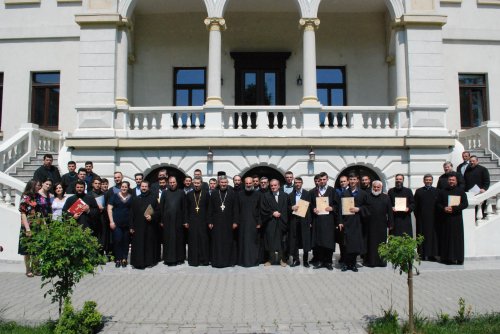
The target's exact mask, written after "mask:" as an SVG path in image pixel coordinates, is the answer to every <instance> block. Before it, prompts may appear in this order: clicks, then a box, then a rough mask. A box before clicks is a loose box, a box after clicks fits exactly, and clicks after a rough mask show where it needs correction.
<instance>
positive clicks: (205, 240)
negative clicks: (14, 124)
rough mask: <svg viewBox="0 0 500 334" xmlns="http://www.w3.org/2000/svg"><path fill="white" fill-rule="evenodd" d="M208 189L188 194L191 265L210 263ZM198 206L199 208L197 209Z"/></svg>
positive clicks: (187, 207) (187, 219)
mask: <svg viewBox="0 0 500 334" xmlns="http://www.w3.org/2000/svg"><path fill="white" fill-rule="evenodd" d="M209 201H210V195H209V194H208V192H206V191H203V190H201V191H198V192H197V191H194V190H193V191H191V192H189V193H188V194H187V195H186V211H185V215H184V216H185V222H186V223H187V224H189V227H188V230H189V233H188V263H189V265H190V266H199V265H208V264H209V259H210V258H209V255H210V253H209V237H208V203H209ZM196 208H198V210H196Z"/></svg>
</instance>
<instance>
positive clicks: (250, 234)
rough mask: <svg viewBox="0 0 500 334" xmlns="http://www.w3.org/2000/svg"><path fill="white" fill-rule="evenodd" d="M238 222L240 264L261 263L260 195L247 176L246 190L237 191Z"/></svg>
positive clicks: (253, 265)
mask: <svg viewBox="0 0 500 334" xmlns="http://www.w3.org/2000/svg"><path fill="white" fill-rule="evenodd" d="M236 196H237V200H236V203H235V205H236V223H237V225H238V228H237V233H238V265H239V266H242V267H255V266H258V265H259V262H260V261H259V260H260V259H259V239H260V237H259V230H260V228H261V218H260V197H261V194H260V192H258V191H255V189H254V186H253V179H252V178H251V177H246V178H245V185H244V190H242V191H239V192H238V193H237V195H236Z"/></svg>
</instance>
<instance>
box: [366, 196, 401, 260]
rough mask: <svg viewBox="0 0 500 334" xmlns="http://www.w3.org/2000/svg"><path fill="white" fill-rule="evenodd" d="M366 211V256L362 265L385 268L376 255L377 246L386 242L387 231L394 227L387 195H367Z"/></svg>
mask: <svg viewBox="0 0 500 334" xmlns="http://www.w3.org/2000/svg"><path fill="white" fill-rule="evenodd" d="M368 210H369V211H370V214H369V216H368V217H366V219H365V224H364V228H365V230H366V255H365V258H364V261H363V265H365V266H367V267H385V266H386V265H387V263H386V262H385V261H384V260H382V259H381V258H380V256H379V254H378V246H379V245H380V244H381V243H384V242H386V241H387V229H389V228H391V227H392V226H393V225H394V220H393V215H392V204H391V200H390V199H389V196H387V194H380V195H378V196H375V195H373V194H372V193H369V194H368Z"/></svg>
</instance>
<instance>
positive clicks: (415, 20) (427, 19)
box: [393, 14, 448, 28]
mask: <svg viewBox="0 0 500 334" xmlns="http://www.w3.org/2000/svg"><path fill="white" fill-rule="evenodd" d="M447 19H448V17H447V16H446V15H428V14H405V15H402V16H401V17H400V18H398V19H397V20H396V21H395V22H394V23H393V27H394V28H399V27H408V26H437V27H442V26H444V25H445V24H446V22H447Z"/></svg>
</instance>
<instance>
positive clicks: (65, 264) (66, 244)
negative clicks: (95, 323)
mask: <svg viewBox="0 0 500 334" xmlns="http://www.w3.org/2000/svg"><path fill="white" fill-rule="evenodd" d="M26 246H27V249H28V253H29V254H30V255H31V256H32V258H33V263H34V264H35V268H34V270H35V271H36V272H38V273H40V275H41V277H42V286H41V287H42V288H44V287H46V286H49V289H48V290H47V291H46V292H45V294H44V297H47V295H50V296H52V302H53V303H54V302H58V303H59V315H60V314H61V308H62V304H63V301H64V300H65V299H67V298H69V297H70V296H71V294H72V293H73V288H74V286H75V285H76V283H78V282H79V281H80V280H81V279H82V278H83V277H84V276H85V275H87V274H95V272H96V268H97V267H98V266H99V265H102V264H105V263H106V257H105V256H103V255H102V254H101V253H100V246H99V242H98V241H97V239H96V238H95V237H94V236H92V235H91V230H90V229H88V228H83V227H82V226H80V225H79V224H78V223H77V222H76V221H75V220H74V219H73V218H69V219H61V220H56V221H52V222H50V223H48V224H40V225H39V227H38V228H37V229H36V231H34V232H33V235H32V236H31V238H29V242H26Z"/></svg>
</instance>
